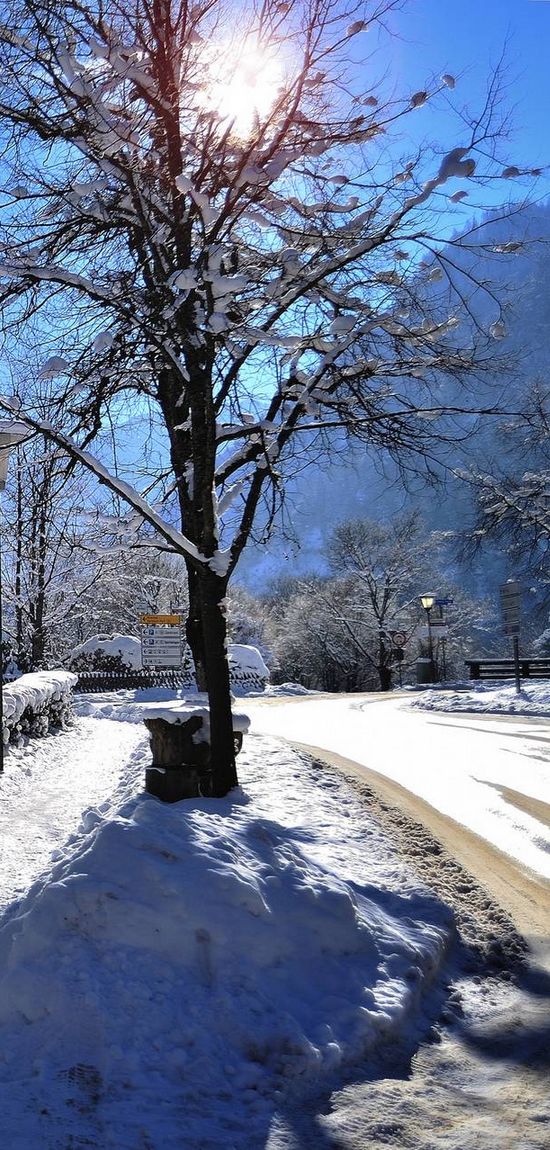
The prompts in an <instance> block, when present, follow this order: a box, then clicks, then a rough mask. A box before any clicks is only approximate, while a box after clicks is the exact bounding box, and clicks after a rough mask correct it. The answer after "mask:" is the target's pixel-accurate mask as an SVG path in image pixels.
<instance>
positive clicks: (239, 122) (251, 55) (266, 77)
mask: <svg viewBox="0 0 550 1150" xmlns="http://www.w3.org/2000/svg"><path fill="white" fill-rule="evenodd" d="M228 56H229V62H228V63H224V65H223V67H222V68H220V69H219V74H218V75H217V76H215V77H214V78H213V79H212V80H211V81H210V84H209V85H208V89H207V91H206V92H205V93H204V95H205V99H206V103H207V106H208V107H209V109H210V110H213V111H215V112H216V113H217V114H218V115H219V116H220V117H221V119H222V120H224V121H227V122H228V123H230V124H231V125H232V127H233V131H234V132H235V134H236V135H238V136H241V137H246V136H247V135H249V134H250V132H251V131H252V127H253V125H254V122H255V120H256V119H260V120H261V119H263V118H264V117H265V116H267V115H269V112H270V111H271V109H272V108H273V106H274V104H275V101H276V99H277V94H278V91H279V88H280V85H281V81H282V70H281V67H280V64H279V62H278V60H277V59H276V58H275V55H274V54H271V53H269V52H268V51H267V50H265V49H263V48H258V47H256V46H253V45H250V44H247V45H243V46H241V49H240V50H238V49H236V48H235V46H232V48H231V52H230V53H228ZM231 57H232V58H231Z"/></svg>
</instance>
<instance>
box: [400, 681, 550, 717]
mask: <svg viewBox="0 0 550 1150" xmlns="http://www.w3.org/2000/svg"><path fill="white" fill-rule="evenodd" d="M409 706H411V707H418V708H419V709H420V710H421V711H470V712H472V711H479V712H483V713H485V714H494V715H548V714H550V683H548V682H542V681H540V682H537V681H536V680H534V679H527V680H523V681H522V690H521V693H520V694H519V695H518V694H517V692H516V687H515V683H510V682H508V681H506V682H497V683H494V682H493V683H476V684H475V686H474V684H473V683H469V684H468V686H467V687H461V689H460V690H453V689H451V690H448V691H447V690H444V689H442V688H441V687H439V688H437V689H436V690H433V691H430V690H428V691H424V692H423V693H422V694H421V695H419V697H418V698H415V699H414V700H410V702H409Z"/></svg>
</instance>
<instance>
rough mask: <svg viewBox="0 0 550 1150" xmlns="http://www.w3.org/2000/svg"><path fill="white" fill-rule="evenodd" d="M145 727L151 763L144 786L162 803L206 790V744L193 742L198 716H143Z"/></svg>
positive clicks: (203, 793)
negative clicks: (182, 719) (174, 720)
mask: <svg viewBox="0 0 550 1150" xmlns="http://www.w3.org/2000/svg"><path fill="white" fill-rule="evenodd" d="M143 721H144V723H145V726H146V727H147V730H148V731H149V738H150V743H151V751H152V753H153V763H152V766H150V767H147V768H146V771H145V790H146V791H147V792H148V794H150V795H155V796H156V798H157V799H162V801H163V802H165V803H177V802H179V800H180V799H192V798H197V797H198V796H200V795H203V796H206V795H209V794H210V789H211V778H210V745H209V744H208V743H207V742H193V736H194V735H195V736H196V735H197V733H198V731H200V729H201V727H202V716H201V715H191V717H190V718H189V719H187V720H186V721H185V722H177V723H169V722H167V721H166V719H147V718H145V719H144V720H143Z"/></svg>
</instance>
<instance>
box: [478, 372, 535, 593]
mask: <svg viewBox="0 0 550 1150" xmlns="http://www.w3.org/2000/svg"><path fill="white" fill-rule="evenodd" d="M503 447H504V450H501V452H500V457H499V460H498V462H496V463H495V465H494V466H493V468H492V469H491V471H488V469H487V468H484V469H483V470H482V469H481V467H480V468H479V470H475V471H470V472H469V473H468V475H467V478H468V479H469V481H470V482H471V483H472V484H473V488H474V492H475V495H476V498H477V511H478V515H477V524H476V529H475V531H474V532H473V534H472V535H471V537H470V543H471V544H472V543H473V545H474V547H475V546H479V545H482V544H483V542H484V541H485V540H486V539H487V538H488V539H489V540H495V539H496V540H497V541H498V542H499V543H500V545H501V547H503V549H504V550H505V552H506V553H507V555H508V560H509V571H510V574H512V573H513V574H515V575H518V576H524V577H526V578H527V579H529V580H531V581H536V582H537V583H538V586H539V588H540V590H541V591H542V593H543V596H544V599H545V601H546V604H547V603H548V598H549V596H550V577H549V573H548V559H549V556H550V392H549V391H548V389H547V387H544V386H541V385H536V386H535V387H534V388H532V389H531V391H530V393H529V394H528V395H526V399H525V406H524V411H523V412H522V414H521V416H520V417H519V418H518V419H516V420H514V421H512V422H511V423H509V424H508V425H507V426H506V427H505V429H504V430H503Z"/></svg>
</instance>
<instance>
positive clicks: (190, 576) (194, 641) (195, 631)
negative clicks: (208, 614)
mask: <svg viewBox="0 0 550 1150" xmlns="http://www.w3.org/2000/svg"><path fill="white" fill-rule="evenodd" d="M186 566H187V587H188V592H189V613H188V616H187V620H186V623H185V637H186V639H187V642H188V644H189V647H190V649H191V654H192V656H193V663H194V664H195V678H196V680H197V687H198V689H199V691H206V690H207V685H206V667H205V661H204V643H203V637H202V623H201V610H202V608H201V595H200V585H199V577H198V575H197V572H196V569H195V567H193V566H192V564H191V563H187V564H186Z"/></svg>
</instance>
